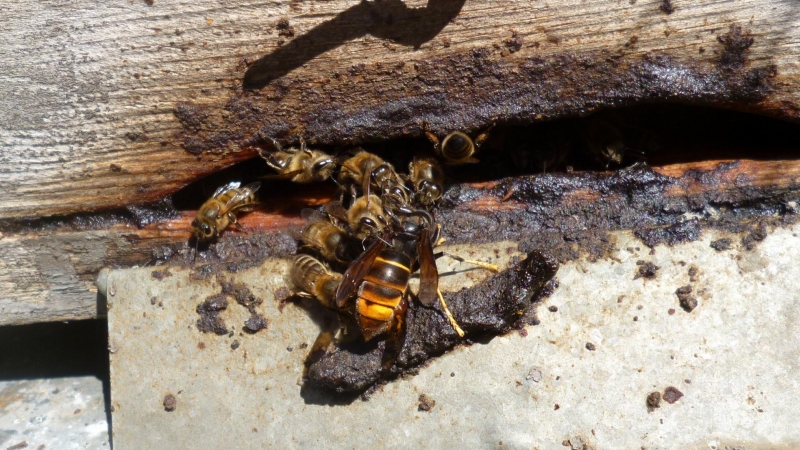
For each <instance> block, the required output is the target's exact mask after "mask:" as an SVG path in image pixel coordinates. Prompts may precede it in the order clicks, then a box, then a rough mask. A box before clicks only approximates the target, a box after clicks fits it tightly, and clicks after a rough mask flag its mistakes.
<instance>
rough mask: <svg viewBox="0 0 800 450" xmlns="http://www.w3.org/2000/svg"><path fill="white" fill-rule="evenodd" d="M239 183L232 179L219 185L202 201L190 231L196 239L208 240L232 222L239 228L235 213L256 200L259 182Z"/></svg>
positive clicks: (216, 235)
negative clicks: (244, 184)
mask: <svg viewBox="0 0 800 450" xmlns="http://www.w3.org/2000/svg"><path fill="white" fill-rule="evenodd" d="M240 184H241V183H239V182H238V181H233V182H230V183H228V184H227V185H225V186H222V187H220V188H219V189H217V190H216V192H214V195H213V196H211V199H209V200H208V201H207V202H205V203H203V206H201V207H200V210H199V211H198V212H197V218H196V219H194V220H193V221H192V233H193V234H194V235H195V236H196V237H197V241H198V242H199V241H204V242H206V241H210V240H212V239H214V238H216V237H218V236H219V234H220V233H221V232H222V230H224V229H225V228H227V227H228V225H230V224H233V225H234V226H236V227H237V228H240V226H239V222H237V221H236V213H237V212H239V211H242V210H243V209H246V208H248V207H250V206H252V205H254V204H255V203H257V202H258V200H257V199H256V195H255V194H256V191H258V188H259V187H261V183H259V182H255V183H250V184H248V185H247V186H244V187H241V188H240V187H239V186H240Z"/></svg>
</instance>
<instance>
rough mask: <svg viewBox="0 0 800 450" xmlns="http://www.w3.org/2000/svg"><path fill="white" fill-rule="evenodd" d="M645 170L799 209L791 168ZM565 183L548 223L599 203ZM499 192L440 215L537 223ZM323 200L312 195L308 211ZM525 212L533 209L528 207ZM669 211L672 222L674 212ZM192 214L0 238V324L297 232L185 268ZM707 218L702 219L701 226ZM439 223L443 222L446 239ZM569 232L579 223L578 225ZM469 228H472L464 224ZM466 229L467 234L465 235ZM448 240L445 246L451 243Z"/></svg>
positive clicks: (254, 230)
mask: <svg viewBox="0 0 800 450" xmlns="http://www.w3.org/2000/svg"><path fill="white" fill-rule="evenodd" d="M655 171H656V172H657V173H658V174H661V175H665V176H668V177H671V181H670V182H669V185H668V186H667V187H665V188H664V189H662V190H661V191H659V194H658V195H660V196H663V197H664V198H665V199H666V202H667V203H670V201H671V199H673V200H674V201H672V203H674V204H679V203H681V201H682V200H686V202H687V203H693V204H696V205H695V206H694V209H695V210H696V211H695V212H699V213H702V212H703V211H704V208H705V205H704V204H703V203H702V202H698V199H707V198H715V199H718V200H719V201H724V202H725V204H731V205H746V204H758V203H760V202H764V203H771V202H774V201H775V199H779V198H782V197H786V198H787V199H791V200H790V201H787V202H786V208H790V209H792V210H793V211H794V212H795V213H796V212H797V210H798V208H800V206H798V204H799V203H798V202H800V198H798V196H797V192H798V189H797V186H798V183H800V161H714V162H699V163H691V164H678V165H672V166H664V167H659V168H656V169H655ZM578 175H580V174H578ZM614 176H618V175H615V174H614V173H613V172H609V173H605V174H599V175H598V176H597V177H598V179H599V180H603V179H608V178H610V177H614ZM545 177H551V175H547V176H545ZM534 178H535V177H534ZM570 185H571V182H570V181H569V179H567V178H565V179H564V180H563V184H562V185H560V186H562V187H560V188H557V189H556V191H558V200H557V201H556V202H555V203H556V206H554V207H552V208H550V212H549V213H550V214H552V215H553V216H558V215H559V214H560V215H562V216H563V215H564V214H566V215H567V216H569V215H570V214H572V213H571V212H568V211H567V209H564V208H563V206H564V205H570V207H571V208H572V209H573V210H584V211H591V208H592V205H593V204H595V203H597V201H598V197H599V196H600V194H599V193H598V192H597V191H594V190H587V189H586V188H584V187H581V188H577V189H575V188H573V189H570V188H569V186H570ZM500 187H502V183H498V182H491V183H481V184H474V185H471V186H468V188H470V189H475V190H476V191H477V192H479V193H480V194H479V195H476V196H474V197H471V199H469V200H467V201H465V202H463V203H461V204H457V205H455V206H450V207H448V208H452V210H458V211H468V212H469V213H470V214H477V215H478V216H481V217H487V218H489V217H495V218H496V217H498V216H499V215H502V214H509V213H511V214H513V213H515V212H516V213H520V214H530V215H532V216H533V217H534V219H536V218H537V217H538V216H536V214H537V213H536V212H535V208H533V209H531V205H529V204H526V203H523V202H518V201H513V200H509V201H502V198H503V196H504V192H503V191H502V189H499V188H500ZM604 195H605V197H604V198H603V199H602V200H604V201H607V202H611V203H615V202H616V203H618V204H619V205H621V207H624V206H625V205H628V203H626V202H631V201H634V200H632V199H631V198H629V196H627V195H625V194H622V193H606V194H604ZM612 197H613V198H612ZM550 200H552V199H548V201H550ZM296 201H297V202H299V201H300V200H296ZM324 201H325V199H324V198H321V197H320V198H316V199H314V200H313V201H311V202H309V204H311V205H313V204H319V203H320V202H324ZM791 202H794V204H793V205H792V204H791ZM534 206H536V207H537V208H542V206H541V205H538V204H537V205H534ZM452 210H451V211H452ZM511 214H509V216H508V217H511V218H510V219H509V220H511V221H513V222H518V218H517V219H515V218H513V217H512V215H511ZM676 214H677V216H681V215H682V213H680V211H678V212H676ZM193 216H194V213H193V212H183V213H180V214H179V216H178V217H176V218H174V219H170V220H167V221H163V222H156V223H153V224H150V225H147V226H144V227H137V226H134V225H131V224H124V223H117V224H114V225H111V226H108V227H107V228H104V229H99V230H98V229H95V230H91V229H84V230H75V229H68V227H62V228H61V229H50V230H48V231H30V232H25V233H15V234H13V235H0V253H2V254H3V258H0V325H7V324H22V323H32V322H42V321H54V320H73V319H85V318H94V317H98V315H99V316H102V315H103V314H104V308H103V304H104V303H103V299H102V298H99V297H98V296H97V288H96V287H95V280H96V278H97V274H98V272H99V271H100V269H101V268H103V267H133V266H144V265H151V264H154V263H158V262H162V261H164V260H165V259H169V261H170V264H179V265H186V264H192V263H193V262H195V263H196V264H195V268H197V267H198V266H201V265H203V264H207V263H209V262H217V263H222V264H223V265H231V266H235V265H236V264H258V263H260V262H261V261H262V260H263V259H264V258H267V257H276V256H278V257H280V256H286V255H288V254H291V253H293V252H294V247H293V245H294V244H293V242H294V241H293V238H291V237H290V236H289V235H288V234H286V233H288V232H290V230H298V229H300V227H302V224H303V221H302V219H300V217H299V216H298V215H297V214H296V213H295V214H294V215H291V214H286V213H275V212H274V211H263V210H261V211H254V212H252V213H250V214H248V215H246V216H243V217H242V218H241V223H242V225H243V227H244V231H243V232H238V231H236V230H233V229H229V230H227V231H226V232H225V233H224V234H223V236H222V238H221V239H220V241H219V243H216V244H213V245H211V246H210V247H209V248H208V249H205V250H204V249H201V252H200V254H199V255H198V256H197V260H196V261H195V260H194V258H195V255H194V248H193V247H192V245H191V243H190V241H189V237H190V233H189V223H190V221H191V220H192V219H193ZM520 217H521V216H520ZM743 217H745V216H743ZM576 220H577V219H576ZM714 220H715V219H714V218H713V217H712V218H711V219H709V222H713V221H714ZM748 220H750V219H748ZM537 223H539V222H538V220H537ZM448 225H449V224H448V223H446V224H445V234H446V235H448ZM575 225H576V226H580V224H578V223H575ZM470 226H471V227H472V228H475V227H476V225H475V223H474V222H473V223H471V224H470ZM515 226H516V227H519V224H518V223H517V224H515V223H505V224H503V223H501V224H499V225H498V227H500V228H507V229H511V228H514V227H515ZM522 231H523V234H524V230H522ZM469 232H470V231H468V232H467V233H469ZM471 232H472V233H475V230H472V231H471ZM570 232H571V231H570ZM528 234H529V233H528ZM450 237H451V236H448V241H450V242H457V241H458V239H450ZM154 270H155V269H154ZM154 276H159V275H158V274H155V275H154Z"/></svg>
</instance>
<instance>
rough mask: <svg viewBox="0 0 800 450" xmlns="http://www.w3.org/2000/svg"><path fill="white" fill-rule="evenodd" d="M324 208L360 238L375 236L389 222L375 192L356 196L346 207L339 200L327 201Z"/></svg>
mask: <svg viewBox="0 0 800 450" xmlns="http://www.w3.org/2000/svg"><path fill="white" fill-rule="evenodd" d="M324 208H325V211H326V212H327V213H328V215H330V216H331V217H333V218H335V219H337V220H339V221H342V222H344V223H345V224H347V227H348V229H349V230H350V232H351V233H352V234H353V236H355V237H356V238H358V239H361V240H364V239H367V238H368V237H370V236H377V235H378V234H380V232H381V231H383V229H384V228H385V227H386V226H387V225H388V224H389V219H390V217H389V216H388V214H387V212H386V210H385V209H384V205H383V201H382V200H381V198H380V197H378V196H377V195H375V194H370V195H369V196H368V197H367V196H362V197H358V198H357V199H356V201H355V202H353V204H352V205H351V206H350V208H348V209H345V208H344V206H343V205H342V202H339V201H333V202H328V203H327V204H325V206H324Z"/></svg>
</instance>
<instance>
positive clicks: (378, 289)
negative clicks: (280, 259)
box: [192, 127, 497, 342]
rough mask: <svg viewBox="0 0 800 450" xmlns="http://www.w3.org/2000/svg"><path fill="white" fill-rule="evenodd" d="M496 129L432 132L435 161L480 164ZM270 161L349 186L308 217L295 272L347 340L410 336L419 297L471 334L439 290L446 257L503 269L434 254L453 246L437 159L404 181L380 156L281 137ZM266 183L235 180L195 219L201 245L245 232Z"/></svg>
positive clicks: (296, 177) (293, 280)
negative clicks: (441, 212) (440, 215)
mask: <svg viewBox="0 0 800 450" xmlns="http://www.w3.org/2000/svg"><path fill="white" fill-rule="evenodd" d="M488 131H489V130H487V131H485V132H484V133H482V134H481V135H479V136H478V137H477V138H476V139H475V141H473V139H472V138H471V137H470V136H468V135H467V134H465V133H461V132H453V133H450V134H449V135H447V136H446V137H445V138H444V139H442V140H441V142H440V141H439V139H438V138H437V137H436V136H435V135H434V134H433V133H431V132H430V131H429V130H428V129H427V127H426V130H425V132H426V135H427V136H428V138H429V139H430V140H431V142H433V144H434V150H435V154H436V155H437V156H439V157H440V158H441V159H442V160H443V161H444V162H445V163H447V164H464V163H469V162H475V161H477V160H476V159H475V157H474V154H475V152H476V151H477V150H478V148H479V146H480V144H481V142H482V141H483V140H484V139H485V138H486V135H487V134H488ZM260 137H261V142H263V143H264V144H265V145H264V148H263V149H262V151H261V156H262V158H263V159H264V160H265V162H266V163H267V165H268V166H269V167H270V168H271V169H273V170H275V171H276V172H277V173H276V174H275V175H270V176H267V177H264V178H267V179H287V180H291V181H293V182H296V183H312V182H320V181H324V180H327V179H333V180H334V181H335V182H336V184H337V185H338V186H339V188H338V195H337V197H336V199H335V200H333V201H331V202H329V203H327V204H326V205H324V206H323V207H322V209H321V210H310V209H306V210H304V211H303V212H302V215H303V217H304V219H305V220H306V226H305V227H304V228H303V229H302V230H301V231H299V232H297V233H294V234H295V237H296V238H297V239H298V241H299V243H300V245H299V249H300V253H299V254H298V255H296V256H295V257H294V258H293V260H292V263H291V266H290V268H289V271H288V273H287V274H286V275H285V281H286V284H287V285H288V286H289V288H290V290H291V291H292V292H293V293H294V294H295V295H297V296H300V297H307V298H314V299H316V300H318V301H319V302H320V303H321V304H322V305H324V306H326V307H328V308H331V309H333V310H335V311H337V312H339V313H340V316H342V317H343V323H351V324H354V325H355V326H354V327H352V328H355V329H356V330H357V331H358V332H359V333H353V332H352V330H350V329H348V327H347V326H345V328H344V332H343V334H344V335H349V336H350V337H353V336H358V335H360V336H362V337H363V340H364V341H366V342H369V341H371V340H373V339H375V338H376V337H379V336H384V335H388V336H389V337H390V338H392V339H395V338H397V337H402V332H403V330H404V318H405V313H406V310H407V308H408V305H409V302H411V301H414V298H416V299H418V301H419V302H420V303H421V304H422V305H424V306H428V307H430V306H433V305H434V304H435V303H436V302H437V300H438V302H439V304H440V306H441V309H442V311H443V312H444V314H445V315H446V316H447V319H448V320H449V323H450V324H451V325H452V327H453V329H454V330H455V331H456V332H457V333H458V334H459V335H460V336H463V335H464V332H463V330H462V329H461V327H460V326H459V325H458V323H457V322H456V320H455V319H454V318H453V315H452V314H451V313H450V311H449V309H448V308H447V304H446V303H445V300H444V297H443V296H442V293H441V291H440V290H439V279H438V269H437V267H436V259H437V258H439V257H441V256H449V257H452V258H455V259H457V260H459V261H462V262H468V263H472V264H475V265H477V266H480V267H483V268H486V269H488V270H492V271H497V267H496V266H494V265H492V264H488V263H482V262H478V261H469V260H465V259H463V258H460V257H457V256H454V255H447V254H445V253H443V252H439V253H434V248H435V247H437V246H438V245H440V244H441V242H443V239H442V238H441V230H442V226H441V224H440V223H438V222H437V221H436V219H435V217H434V208H435V205H436V203H437V201H438V200H439V199H441V197H442V194H443V192H444V178H445V175H444V170H443V169H442V166H441V165H440V163H439V161H438V159H437V158H434V157H432V156H418V157H415V158H414V159H413V160H412V161H411V162H410V164H409V168H408V173H407V174H401V173H399V172H398V171H397V170H395V168H394V166H393V165H392V164H390V163H389V162H387V161H385V160H383V159H382V158H380V157H379V156H377V155H375V154H373V153H370V152H367V151H364V150H363V149H354V150H350V151H348V152H345V153H344V154H340V155H336V156H333V155H328V154H326V153H324V152H322V151H319V150H312V149H309V148H308V147H307V146H306V145H305V142H303V141H301V142H300V147H299V148H289V149H283V148H282V147H281V146H280V144H279V143H278V142H277V141H275V140H274V139H272V138H270V137H267V136H260ZM259 186H260V183H252V184H248V185H246V186H244V187H240V183H238V182H234V183H230V184H228V185H226V186H223V187H221V188H219V189H218V190H217V192H215V193H214V195H213V196H212V198H211V199H210V200H208V201H207V202H206V203H205V204H204V205H203V206H202V207H201V208H200V211H199V213H198V216H197V218H196V219H195V220H194V221H193V222H192V230H193V233H194V235H195V237H196V240H197V241H198V242H208V241H210V240H213V239H215V238H217V237H218V236H219V234H220V233H221V232H222V230H224V229H225V228H226V227H227V226H228V225H234V226H237V227H238V222H237V220H236V214H237V213H238V212H242V211H245V210H247V209H250V208H251V207H252V206H253V205H254V204H255V203H256V201H257V200H256V198H255V192H256V191H257V190H258V188H259ZM417 271H419V277H420V283H419V290H418V292H417V293H416V294H413V293H412V292H411V290H410V289H409V280H410V279H411V277H412V275H413V274H414V273H415V272H417Z"/></svg>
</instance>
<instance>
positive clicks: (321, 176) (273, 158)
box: [259, 136, 336, 183]
mask: <svg viewBox="0 0 800 450" xmlns="http://www.w3.org/2000/svg"><path fill="white" fill-rule="evenodd" d="M261 139H263V140H264V141H265V142H267V143H268V144H270V145H271V146H272V147H273V148H274V149H275V151H272V152H263V151H262V152H259V154H260V155H261V158H263V159H264V161H266V162H267V165H268V166H270V167H271V168H273V169H275V170H276V171H277V172H278V175H273V176H267V177H264V178H278V179H290V180H292V181H294V182H295V183H313V182H317V181H325V180H327V179H328V178H330V177H331V176H332V175H333V172H334V170H336V158H334V157H333V156H331V155H328V154H327V153H323V152H321V151H319V150H310V149H308V148H307V147H306V143H305V141H304V140H303V139H300V148H299V149H297V148H290V149H288V150H283V148H282V147H281V145H280V143H279V142H278V141H276V140H275V139H273V138H271V137H269V136H261Z"/></svg>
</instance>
